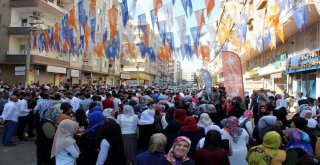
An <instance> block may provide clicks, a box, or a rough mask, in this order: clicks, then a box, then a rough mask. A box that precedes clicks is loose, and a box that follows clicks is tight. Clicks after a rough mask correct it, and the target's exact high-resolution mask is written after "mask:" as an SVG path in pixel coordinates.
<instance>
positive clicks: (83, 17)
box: [78, 0, 87, 29]
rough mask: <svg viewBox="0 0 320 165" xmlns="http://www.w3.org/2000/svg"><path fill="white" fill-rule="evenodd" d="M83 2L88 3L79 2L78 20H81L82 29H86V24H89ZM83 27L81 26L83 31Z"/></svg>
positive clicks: (81, 0)
mask: <svg viewBox="0 0 320 165" xmlns="http://www.w3.org/2000/svg"><path fill="white" fill-rule="evenodd" d="M83 1H86V0H80V1H79V2H78V14H79V17H78V20H79V23H80V25H81V26H82V28H83V29H85V27H86V22H87V16H86V12H85V9H84V4H83ZM81 26H79V28H80V29H81Z"/></svg>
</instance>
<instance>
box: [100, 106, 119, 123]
mask: <svg viewBox="0 0 320 165" xmlns="http://www.w3.org/2000/svg"><path fill="white" fill-rule="evenodd" d="M103 115H104V116H105V117H106V118H107V119H108V120H111V121H113V122H116V123H117V119H116V118H115V116H116V112H115V110H114V109H112V108H106V109H105V110H103Z"/></svg>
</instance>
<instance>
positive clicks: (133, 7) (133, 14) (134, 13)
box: [130, 0, 138, 18]
mask: <svg viewBox="0 0 320 165" xmlns="http://www.w3.org/2000/svg"><path fill="white" fill-rule="evenodd" d="M137 1H138V0H132V2H131V7H130V12H131V16H132V18H134V16H135V15H136V6H137Z"/></svg>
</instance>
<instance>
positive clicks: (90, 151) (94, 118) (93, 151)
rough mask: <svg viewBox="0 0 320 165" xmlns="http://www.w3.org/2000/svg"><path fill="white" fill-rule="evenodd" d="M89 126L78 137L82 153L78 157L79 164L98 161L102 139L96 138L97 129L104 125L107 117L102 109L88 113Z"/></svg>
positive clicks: (85, 164) (84, 164) (83, 164)
mask: <svg viewBox="0 0 320 165" xmlns="http://www.w3.org/2000/svg"><path fill="white" fill-rule="evenodd" d="M88 119H89V126H88V128H87V129H86V131H85V133H84V134H82V135H81V136H80V137H78V138H76V139H77V144H78V146H79V149H80V155H79V158H78V159H77V164H78V165H88V164H95V163H96V162H97V157H98V150H99V147H100V145H99V144H100V141H98V140H97V139H96V138H95V136H94V135H95V130H96V128H97V127H99V126H101V125H103V123H104V121H105V120H106V117H105V116H104V115H103V113H102V112H101V111H94V112H91V113H89V114H88Z"/></svg>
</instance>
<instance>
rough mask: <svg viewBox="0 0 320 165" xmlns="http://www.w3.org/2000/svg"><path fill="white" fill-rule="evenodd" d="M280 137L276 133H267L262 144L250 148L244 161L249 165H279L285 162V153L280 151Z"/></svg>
mask: <svg viewBox="0 0 320 165" xmlns="http://www.w3.org/2000/svg"><path fill="white" fill-rule="evenodd" d="M280 145H281V136H280V135H279V134H278V133H277V132H276V131H270V132H267V133H266V134H265V135H264V137H263V143H262V144H261V145H259V146H255V147H252V148H250V150H249V152H248V154H247V157H246V159H247V160H248V163H249V164H250V165H261V164H272V165H281V164H282V163H283V162H284V161H285V160H286V152H285V151H283V150H280V149H279V147H280Z"/></svg>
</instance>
